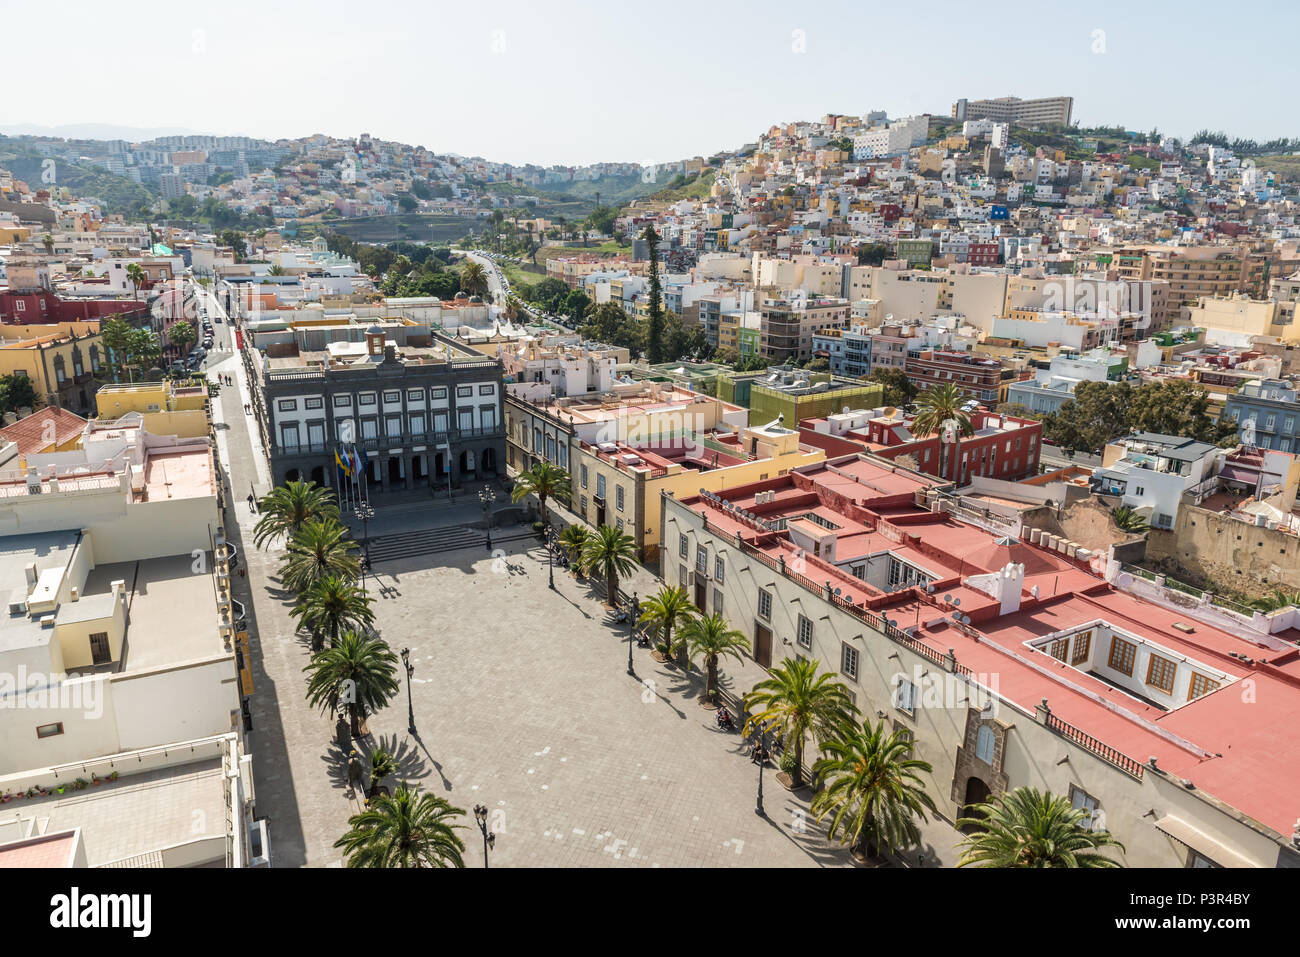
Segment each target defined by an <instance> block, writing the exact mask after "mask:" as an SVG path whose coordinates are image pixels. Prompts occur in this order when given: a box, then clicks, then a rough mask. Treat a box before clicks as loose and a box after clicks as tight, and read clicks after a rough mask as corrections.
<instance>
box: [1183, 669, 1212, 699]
mask: <svg viewBox="0 0 1300 957" xmlns="http://www.w3.org/2000/svg"><path fill="white" fill-rule="evenodd" d="M1218 687H1219V683H1218V682H1217V681H1215V680H1214V679H1213V678H1207V677H1205V675H1203V674H1199V673H1198V672H1195V671H1193V672H1192V683H1191V687H1190V689H1189V690H1188V692H1187V700H1188V701H1191V700H1192V699H1193V698H1199V697H1200V696H1201V695H1203V694H1209V693H1210V692H1211V691H1213V690H1215V689H1216V688H1218Z"/></svg>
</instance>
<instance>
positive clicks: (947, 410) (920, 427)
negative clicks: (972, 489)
mask: <svg viewBox="0 0 1300 957" xmlns="http://www.w3.org/2000/svg"><path fill="white" fill-rule="evenodd" d="M969 401H970V397H969V396H967V395H966V393H965V392H963V391H962V390H961V389H959V388H957V387H956V386H955V385H937V386H934V387H933V388H930V389H926V390H925V391H924V392H922V393H921V394H920V395H918V396H917V398H916V406H917V412H916V417H915V418H914V419H913V420H912V433H913V434H914V435H916V436H918V437H921V436H927V435H935V434H938V436H939V475H940V477H941V478H953V479H954V480H955V481H957V482H958V483H959V484H960V483H961V482H962V478H963V476H962V475H961V474H960V468H961V439H962V436H969V435H974V434H975V427H974V426H973V425H971V421H970V416H969V415H967V414H966V412H965V410H964V408H963V407H964V406H965V405H966V403H967V402H969ZM950 429H951V432H950V433H949V434H952V435H953V436H954V440H955V447H954V449H953V453H952V459H951V461H952V462H953V463H955V464H956V468H954V469H952V470H951V471H953V472H956V473H958V474H955V475H952V476H949V474H948V472H949V471H950V470H949V468H948V463H949V460H948V458H947V449H948V442H946V441H945V433H946V432H948V431H949V430H950Z"/></svg>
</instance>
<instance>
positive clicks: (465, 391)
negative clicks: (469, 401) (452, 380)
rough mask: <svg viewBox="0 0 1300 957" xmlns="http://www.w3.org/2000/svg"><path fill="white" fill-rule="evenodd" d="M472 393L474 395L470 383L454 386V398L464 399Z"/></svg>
mask: <svg viewBox="0 0 1300 957" xmlns="http://www.w3.org/2000/svg"><path fill="white" fill-rule="evenodd" d="M473 395H474V387H473V386H472V385H458V386H456V398H458V399H464V398H467V397H470V396H473Z"/></svg>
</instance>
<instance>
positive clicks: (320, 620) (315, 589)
mask: <svg viewBox="0 0 1300 957" xmlns="http://www.w3.org/2000/svg"><path fill="white" fill-rule="evenodd" d="M370 604H371V600H370V596H369V595H368V594H367V593H366V591H365V589H364V588H360V587H358V586H357V584H356V583H355V582H353V581H350V580H348V579H346V578H343V577H342V576H340V575H326V576H324V577H323V578H320V579H317V580H316V581H315V582H313V583H312V584H311V586H310V587H309V588H307V590H306V591H304V592H302V594H300V595H299V596H298V602H297V604H295V605H294V606H293V608H291V609H290V610H289V615H290V616H291V617H293V618H295V619H297V622H298V627H299V628H300V629H302V630H303V631H306V632H307V633H308V634H309V635H311V649H312V651H320V650H321V648H322V647H324V645H325V644H326V642H328V643H329V645H330V647H334V646H335V645H337V644H338V642H339V638H340V637H342V635H343V634H344V633H345V632H349V631H354V632H361V631H363V630H366V629H369V628H370V627H371V626H372V625H373V624H374V622H375V613H374V612H373V611H372V610H371V608H370Z"/></svg>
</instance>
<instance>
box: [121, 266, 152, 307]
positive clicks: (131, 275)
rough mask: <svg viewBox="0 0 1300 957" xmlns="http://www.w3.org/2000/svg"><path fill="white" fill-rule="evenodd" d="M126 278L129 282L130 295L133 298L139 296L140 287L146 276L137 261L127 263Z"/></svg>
mask: <svg viewBox="0 0 1300 957" xmlns="http://www.w3.org/2000/svg"><path fill="white" fill-rule="evenodd" d="M126 278H127V281H128V282H130V283H131V296H132V298H134V299H139V298H140V287H141V286H143V285H144V283H145V280H146V279H147V278H148V277H147V276H146V275H145V273H144V270H143V269H141V268H140V264H139V263H128V264H127V267H126Z"/></svg>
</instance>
